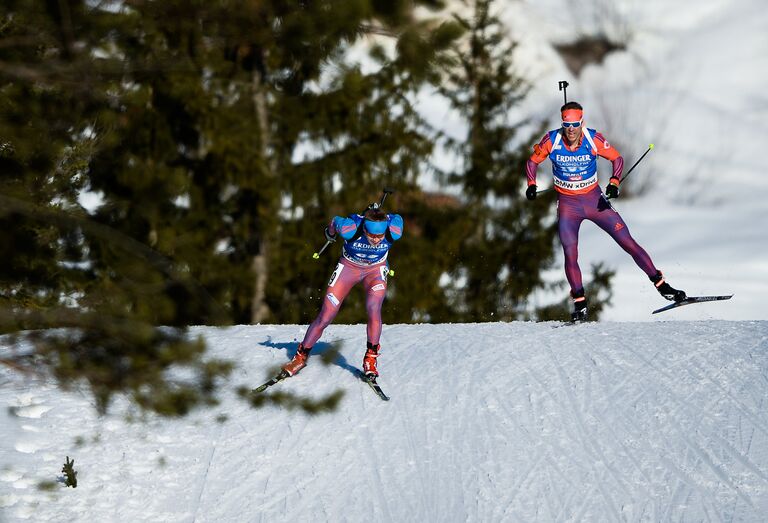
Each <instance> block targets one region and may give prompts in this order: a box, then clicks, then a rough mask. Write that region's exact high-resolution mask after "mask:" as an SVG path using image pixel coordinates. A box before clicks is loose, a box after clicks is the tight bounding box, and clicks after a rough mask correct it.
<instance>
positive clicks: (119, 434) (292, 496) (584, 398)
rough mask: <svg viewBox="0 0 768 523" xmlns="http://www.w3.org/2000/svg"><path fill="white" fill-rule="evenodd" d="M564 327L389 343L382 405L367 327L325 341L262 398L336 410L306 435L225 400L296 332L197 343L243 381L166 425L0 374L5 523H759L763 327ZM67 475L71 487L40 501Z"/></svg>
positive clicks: (765, 439) (273, 361) (0, 481)
mask: <svg viewBox="0 0 768 523" xmlns="http://www.w3.org/2000/svg"><path fill="white" fill-rule="evenodd" d="M706 306H707V305H701V307H706ZM558 325H559V324H557V323H524V322H515V323H506V324H500V323H490V324H471V325H459V324H457V325H393V326H386V327H385V330H384V337H383V340H382V344H383V347H384V348H383V351H382V353H383V355H382V357H381V367H382V374H383V375H382V378H381V380H380V381H381V383H382V386H383V387H384V389H385V391H387V392H388V393H389V394H390V395H391V397H392V400H391V401H390V402H383V401H381V400H380V399H378V398H377V397H376V396H375V395H374V394H373V392H372V391H371V390H370V389H369V388H368V387H367V386H365V385H364V384H363V383H361V382H360V381H358V380H357V379H356V378H355V376H354V374H353V371H354V369H353V367H354V366H357V365H359V363H360V360H361V359H362V347H364V342H365V328H364V326H362V325H353V326H331V327H330V328H329V329H328V331H327V332H326V336H325V337H324V340H327V341H337V342H341V343H342V344H343V346H342V350H341V355H340V356H339V358H338V359H337V360H336V362H335V363H334V364H332V365H329V366H324V365H322V364H321V363H320V359H319V358H313V359H311V360H310V365H309V366H308V367H307V368H306V369H305V370H303V371H302V372H301V374H299V375H298V376H296V377H294V378H292V379H290V380H287V381H285V382H283V383H280V384H278V385H276V386H275V389H274V390H284V391H290V392H294V393H297V394H301V395H306V396H310V397H314V398H320V397H324V396H325V395H328V394H330V393H332V392H333V391H335V390H337V389H341V390H342V391H344V394H345V395H344V398H343V400H342V402H341V405H340V407H339V409H338V410H337V411H336V412H334V413H331V414H322V415H317V416H314V417H313V416H309V415H306V414H304V413H301V412H296V411H285V410H280V409H277V408H274V407H268V408H264V409H261V410H253V409H251V408H250V407H249V406H248V405H246V404H245V403H244V402H243V401H242V400H239V399H237V398H236V396H235V394H234V393H233V389H234V388H235V387H237V386H239V385H249V386H256V385H258V384H260V383H261V382H262V381H263V380H264V379H265V378H266V377H267V376H268V374H269V372H271V369H274V368H275V367H276V366H277V365H279V364H282V363H284V362H285V361H287V360H288V358H289V357H290V356H291V354H292V353H293V351H294V350H295V346H296V344H295V342H294V340H295V339H297V338H299V337H300V336H301V335H302V332H303V328H302V327H299V326H239V327H231V328H226V329H212V328H202V327H200V328H195V329H193V334H195V335H196V334H198V333H201V334H203V335H204V336H205V337H206V338H207V339H208V341H209V343H210V345H211V351H212V353H213V354H214V355H216V356H219V357H226V358H230V359H232V360H235V361H237V362H238V365H239V368H238V370H237V371H236V373H235V374H234V375H233V376H232V379H231V380H230V381H229V383H228V384H227V389H226V390H227V392H226V393H225V394H224V397H223V403H222V404H221V406H219V407H217V408H215V409H212V410H210V411H208V412H197V413H194V414H192V415H190V416H189V417H187V418H184V419H180V420H162V419H156V418H152V417H151V418H149V419H148V420H147V421H146V423H136V422H134V423H130V422H128V421H126V420H125V419H124V417H123V416H121V415H120V411H121V410H124V408H125V406H124V405H122V404H118V405H117V406H116V408H115V411H114V412H113V413H112V414H109V415H108V416H106V417H104V418H103V419H99V418H98V417H97V416H96V415H95V414H94V410H93V405H92V402H91V400H90V399H89V397H88V396H87V394H85V393H84V392H83V393H80V392H70V393H63V392H60V391H58V390H57V389H56V388H55V387H54V386H53V385H52V383H51V382H50V381H48V380H46V379H43V378H40V377H36V378H35V377H24V376H21V375H19V374H17V373H14V372H12V371H11V370H10V369H9V368H7V367H4V366H0V417H2V422H1V423H0V521H4V522H25V521H35V522H47V521H88V522H91V521H99V522H105V521H110V522H111V521H116V522H123V521H124V522H129V521H158V522H242V521H249V522H250V521H253V522H256V521H269V522H274V521H286V522H287V521H363V520H365V521H377V522H378V521H382V522H385V521H386V522H403V521H414V522H417V521H418V522H422V521H430V522H431V521H435V522H438V521H439V522H453V521H649V522H655V521H765V515H766V514H768V410H766V408H765V402H766V398H768V354H767V353H766V350H767V349H768V322H765V321H744V322H727V321H713V322H686V321H675V322H658V323H610V322H607V323H594V324H584V325H579V326H566V327H563V328H553V327H556V326H558ZM318 347H319V348H320V349H327V347H328V345H325V344H319V345H318ZM3 350H4V349H0V355H2V351H3ZM222 414H224V415H226V416H227V418H228V419H227V420H226V421H224V422H219V421H217V417H219V416H221V415H222ZM65 456H69V457H71V458H74V460H75V469H76V470H78V473H79V474H78V480H79V486H78V487H77V488H76V489H71V488H66V487H64V486H63V485H61V484H59V485H56V486H55V488H54V489H53V490H51V491H41V490H39V489H38V488H37V485H38V484H39V483H40V482H41V481H51V480H55V478H56V477H57V476H58V475H61V474H60V470H61V467H62V464H63V462H64V459H65Z"/></svg>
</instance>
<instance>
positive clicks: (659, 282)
mask: <svg viewBox="0 0 768 523" xmlns="http://www.w3.org/2000/svg"><path fill="white" fill-rule="evenodd" d="M650 279H651V282H653V284H654V285H655V286H656V290H657V291H659V294H661V295H662V296H664V298H665V299H667V300H669V301H683V300H684V299H685V298H687V296H686V294H685V292H684V291H681V290H678V289H675V288H673V287H672V286H671V285H670V284H668V283H667V282H666V281H665V280H664V275H663V274H661V271H658V272H656V276H651V277H650Z"/></svg>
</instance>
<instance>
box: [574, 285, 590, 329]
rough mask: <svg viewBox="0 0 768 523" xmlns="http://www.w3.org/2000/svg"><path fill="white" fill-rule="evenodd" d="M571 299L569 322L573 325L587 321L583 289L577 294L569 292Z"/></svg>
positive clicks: (585, 298)
mask: <svg viewBox="0 0 768 523" xmlns="http://www.w3.org/2000/svg"><path fill="white" fill-rule="evenodd" d="M571 298H573V312H572V313H571V321H572V322H573V323H577V322H582V321H587V297H586V296H584V289H581V290H579V291H577V292H573V291H571Z"/></svg>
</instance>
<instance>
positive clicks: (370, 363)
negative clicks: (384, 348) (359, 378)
mask: <svg viewBox="0 0 768 523" xmlns="http://www.w3.org/2000/svg"><path fill="white" fill-rule="evenodd" d="M367 346H368V350H366V351H365V357H364V358H363V375H364V376H365V377H366V378H368V379H370V378H378V377H379V371H378V370H376V358H378V357H379V349H380V348H381V345H379V344H376V345H374V344H372V343H371V342H370V341H369V342H368V345H367Z"/></svg>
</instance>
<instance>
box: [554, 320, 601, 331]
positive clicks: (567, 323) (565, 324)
mask: <svg viewBox="0 0 768 523" xmlns="http://www.w3.org/2000/svg"><path fill="white" fill-rule="evenodd" d="M585 323H594V322H589V321H584V320H577V321H564V322H562V323H558V324H557V325H553V326H552V328H553V329H559V328H560V327H574V326H576V325H584V324H585Z"/></svg>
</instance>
